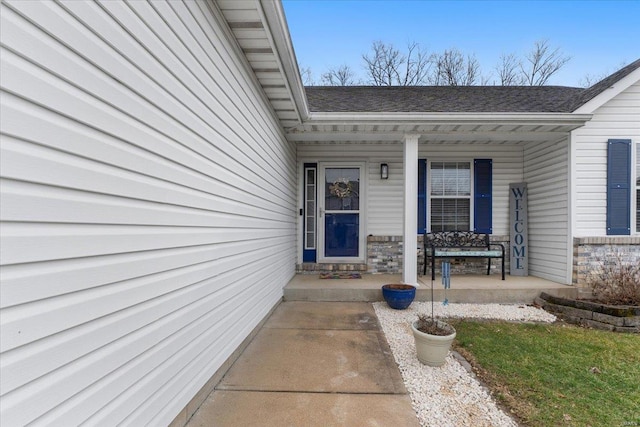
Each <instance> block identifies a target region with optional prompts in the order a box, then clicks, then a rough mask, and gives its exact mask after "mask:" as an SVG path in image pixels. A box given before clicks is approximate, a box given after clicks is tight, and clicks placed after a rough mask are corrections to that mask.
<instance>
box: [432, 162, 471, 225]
mask: <svg viewBox="0 0 640 427" xmlns="http://www.w3.org/2000/svg"><path fill="white" fill-rule="evenodd" d="M434 163H436V164H437V163H456V164H460V163H467V164H468V165H469V195H468V196H460V195H456V196H445V195H441V196H432V195H431V185H432V183H433V177H432V175H431V171H432V165H433V164H434ZM426 172H427V188H426V199H427V200H426V202H427V208H426V211H427V212H426V213H427V228H426V229H427V232H433V227H432V222H431V209H432V208H433V200H434V199H436V200H441V199H467V200H469V230H465V231H473V230H474V205H475V203H474V195H475V182H474V181H475V180H474V159H469V158H466V159H456V160H453V159H436V160H430V159H428V160H427V171H426Z"/></svg>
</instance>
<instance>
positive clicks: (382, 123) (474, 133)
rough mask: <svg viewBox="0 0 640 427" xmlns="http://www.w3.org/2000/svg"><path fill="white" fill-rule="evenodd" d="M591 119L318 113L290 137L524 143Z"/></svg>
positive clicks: (288, 132) (550, 137)
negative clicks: (414, 137)
mask: <svg viewBox="0 0 640 427" xmlns="http://www.w3.org/2000/svg"><path fill="white" fill-rule="evenodd" d="M420 116H422V117H420ZM590 117H591V116H590V115H576V114H556V113H548V114H537V115H535V114H533V115H532V114H526V115H525V114H522V115H520V114H504V115H496V114H486V115H483V114H474V115H460V114H458V115H444V114H443V115H433V114H432V115H414V116H413V117H411V116H409V115H405V117H396V118H394V117H392V115H385V117H378V118H373V117H372V118H371V119H366V118H363V117H362V116H361V117H351V118H350V117H349V115H348V114H332V115H319V114H313V113H312V115H311V117H310V118H309V120H308V121H305V122H304V123H302V124H300V125H298V126H295V127H292V128H289V129H287V130H286V135H287V138H288V139H289V140H290V141H293V142H297V143H311V142H326V143H331V142H400V141H403V140H404V137H405V135H407V134H419V135H420V140H419V141H420V142H421V143H429V144H445V143H447V144H455V143H465V144H468V143H471V144H488V143H497V144H523V143H527V142H541V141H549V140H552V141H553V140H558V139H561V138H562V137H564V136H566V135H567V133H568V132H570V131H572V130H574V129H576V128H578V127H580V126H582V125H584V123H585V121H586V120H588V119H589V118H590Z"/></svg>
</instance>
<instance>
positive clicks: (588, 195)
mask: <svg viewBox="0 0 640 427" xmlns="http://www.w3.org/2000/svg"><path fill="white" fill-rule="evenodd" d="M571 136H572V143H573V145H574V148H573V152H574V157H575V160H574V165H575V166H574V168H575V174H574V182H575V184H574V188H575V191H574V195H575V214H574V224H575V226H574V236H573V252H574V259H573V276H572V281H573V283H574V284H576V285H578V286H580V287H582V288H586V287H587V286H588V283H587V282H588V276H589V272H590V271H591V270H593V269H594V268H597V267H598V266H599V265H600V264H601V263H602V262H603V260H606V259H609V258H611V257H612V256H616V254H624V256H623V257H622V258H621V259H622V261H624V262H631V263H640V244H639V241H638V239H639V238H640V229H638V227H637V225H636V224H637V218H636V217H635V215H634V214H635V212H633V211H632V212H631V213H632V215H631V236H607V231H606V223H607V216H606V215H607V141H608V140H609V139H631V141H632V147H631V152H632V160H633V162H634V163H635V164H634V165H633V166H632V168H631V171H632V172H631V173H632V177H631V181H632V191H631V196H632V200H631V206H632V209H634V208H635V207H636V206H637V200H636V199H635V197H636V192H635V187H634V186H633V185H635V182H636V180H637V179H638V177H639V175H638V174H639V173H640V172H638V171H639V166H638V165H639V163H640V156H639V155H638V153H639V152H640V148H639V147H640V82H636V83H635V84H633V85H631V86H629V87H628V88H627V89H626V90H624V91H622V92H621V93H619V94H618V95H616V96H615V97H613V98H612V99H610V100H609V101H608V102H606V103H605V104H603V105H602V106H600V107H599V108H598V109H596V110H595V111H594V112H593V118H592V119H591V120H590V121H589V122H587V123H586V124H585V126H583V127H581V128H580V129H577V130H575V131H573V132H572V135H571Z"/></svg>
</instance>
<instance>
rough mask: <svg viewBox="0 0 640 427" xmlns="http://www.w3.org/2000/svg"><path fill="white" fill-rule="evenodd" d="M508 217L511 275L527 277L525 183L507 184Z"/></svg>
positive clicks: (527, 252)
mask: <svg viewBox="0 0 640 427" xmlns="http://www.w3.org/2000/svg"><path fill="white" fill-rule="evenodd" d="M509 216H510V221H509V224H510V229H509V235H510V236H511V239H510V244H509V252H510V254H511V275H512V276H528V275H529V258H528V255H529V238H528V235H529V221H528V220H529V217H528V214H527V183H525V182H519V183H516V184H509Z"/></svg>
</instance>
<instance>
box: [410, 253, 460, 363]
mask: <svg viewBox="0 0 640 427" xmlns="http://www.w3.org/2000/svg"><path fill="white" fill-rule="evenodd" d="M442 264H443V266H442V283H443V285H444V287H445V292H446V289H447V288H449V286H450V281H449V279H450V275H449V274H450V269H449V264H448V263H442ZM448 303H449V301H448V300H447V299H446V298H445V300H444V304H445V305H446V304H448ZM411 329H412V331H413V338H414V339H415V343H416V353H417V355H418V360H420V362H422V363H424V364H425V365H428V366H436V367H437V366H442V365H444V361H445V359H446V358H447V354H449V349H450V348H451V344H452V343H453V340H454V339H455V337H456V330H455V328H454V327H453V326H451V325H449V324H448V323H446V322H444V321H442V320H437V319H436V318H435V314H434V310H433V280H432V281H431V317H430V318H429V316H427V315H425V314H420V315H418V320H416V321H414V322H413V323H412V324H411Z"/></svg>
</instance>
